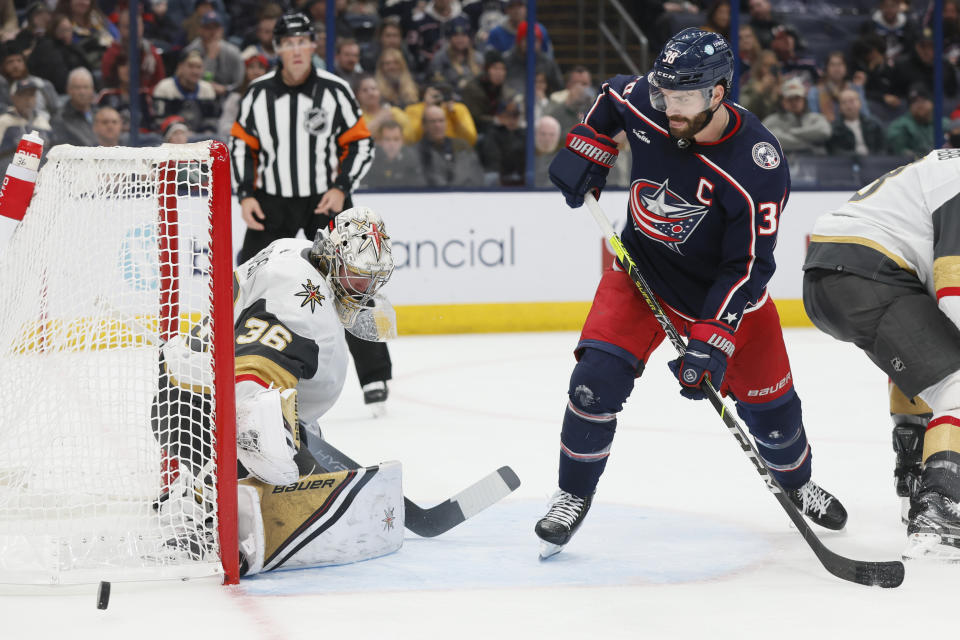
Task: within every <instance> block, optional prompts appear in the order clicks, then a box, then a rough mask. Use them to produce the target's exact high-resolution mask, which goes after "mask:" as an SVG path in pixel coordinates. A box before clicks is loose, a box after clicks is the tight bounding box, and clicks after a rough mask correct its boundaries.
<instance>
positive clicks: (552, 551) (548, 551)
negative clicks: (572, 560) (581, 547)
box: [540, 541, 564, 560]
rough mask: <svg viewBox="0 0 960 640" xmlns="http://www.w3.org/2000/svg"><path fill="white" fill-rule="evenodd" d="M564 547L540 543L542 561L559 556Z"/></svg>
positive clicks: (544, 542) (550, 543)
mask: <svg viewBox="0 0 960 640" xmlns="http://www.w3.org/2000/svg"><path fill="white" fill-rule="evenodd" d="M563 547H564V545H562V544H553V543H552V542H546V541H541V542H540V559H541V560H546V559H547V558H550V557H552V556H555V555H557V554H558V553H560V552H561V551H563Z"/></svg>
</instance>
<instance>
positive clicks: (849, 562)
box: [584, 193, 903, 587]
mask: <svg viewBox="0 0 960 640" xmlns="http://www.w3.org/2000/svg"><path fill="white" fill-rule="evenodd" d="M584 201H585V202H586V203H587V207H588V208H589V209H590V213H591V214H593V217H594V219H595V220H596V221H597V225H599V227H600V229H601V230H602V231H603V233H604V235H605V236H606V237H607V239H608V241H609V242H610V246H611V247H613V250H614V252H615V253H616V254H617V258H618V259H619V260H620V265H621V266H622V267H623V268H624V269H625V270H626V272H627V273H628V274H629V275H630V278H631V279H632V280H633V283H634V284H635V285H637V289H638V290H639V291H640V295H641V296H642V297H643V300H644V302H646V303H647V306H648V307H650V310H651V311H652V312H653V315H654V316H656V318H657V322H659V323H660V326H661V327H662V328H663V330H664V332H665V333H666V334H667V337H668V338H669V339H670V342H672V343H673V346H674V347H675V348H676V350H677V353H679V354H680V357H683V355H684V353H686V350H687V349H686V344H685V343H684V341H683V337H682V336H681V335H680V333H679V332H678V331H677V328H676V327H674V326H673V322H671V321H670V318H669V317H668V316H667V314H666V313H665V312H664V310H663V307H661V306H660V303H659V302H657V299H656V298H655V297H654V295H653V290H652V289H651V288H650V285H648V284H647V281H646V280H644V278H643V275H642V274H641V273H640V271H639V270H638V269H637V265H636V263H635V262H634V261H633V258H631V257H630V253H629V252H628V251H627V248H626V247H625V246H624V245H623V242H621V241H620V236H619V235H617V232H616V231H614V229H613V225H611V224H610V220H608V219H607V216H606V214H605V213H604V212H603V209H601V208H600V205H599V204H598V203H597V199H596V198H594V196H593V194H592V193H588V194H587V195H586V196H585V197H584ZM700 390H701V391H703V392H704V394H706V396H707V399H708V400H710V404H712V405H713V408H714V409H716V411H717V413H718V414H720V418H721V419H722V420H723V423H724V424H725V425H726V426H727V429H729V430H730V433H731V435H733V437H734V438H735V439H736V440H737V442H738V443H739V444H740V448H741V449H743V452H744V453H745V454H746V455H747V457H748V458H750V461H751V462H753V466H754V467H755V468H756V469H757V473H759V474H760V477H761V478H763V481H764V482H765V483H766V484H767V488H768V489H769V490H770V492H771V493H772V494H773V495H774V496H775V497H776V499H777V502H779V503H780V506H781V507H783V510H784V511H786V512H787V515H788V516H789V517H790V520H791V521H793V524H794V525H795V526H796V527H797V530H798V531H799V532H800V535H802V536H803V539H804V540H806V541H807V544H808V545H809V546H810V548H811V549H812V550H813V553H814V554H815V555H816V556H817V559H818V560H820V563H821V564H822V565H823V567H824V568H825V569H826V570H827V571H829V572H830V573H832V574H833V575H835V576H837V577H838V578H841V579H843V580H849V581H850V582H856V583H857V584H865V585H870V586H874V585H875V586H880V587H898V586H900V584H901V583H902V582H903V563H902V562H899V561H897V560H894V561H891V562H868V561H864V560H853V559H851V558H846V557H844V556H841V555H838V554H836V553H834V552H833V551H830V549H827V547H826V546H825V545H824V544H823V542H821V541H820V538H818V537H817V534H816V533H815V532H814V531H813V529H811V527H810V525H809V523H807V521H806V520H805V519H804V517H803V516H802V515H801V514H800V512H799V511H798V510H797V508H796V507H795V506H794V504H793V503H792V502H791V501H790V498H789V497H787V494H786V493H785V492H784V490H783V487H781V486H780V483H778V482H777V481H776V479H775V478H774V477H773V476H771V475H770V469H769V468H767V465H766V463H765V462H764V461H763V459H761V458H760V454H759V453H758V452H757V450H756V448H754V446H753V443H752V442H751V441H750V439H749V438H748V437H747V434H746V432H745V431H744V429H743V427H742V426H741V425H740V423H739V422H737V419H736V418H734V417H733V415H732V414H731V413H730V412H729V411H727V406H726V405H725V404H724V403H723V400H721V399H720V394H719V393H717V391H716V389H714V388H713V385H712V384H711V383H710V380H709V379H704V381H703V383H702V384H701V385H700Z"/></svg>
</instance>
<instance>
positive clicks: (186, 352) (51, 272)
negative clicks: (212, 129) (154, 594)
mask: <svg viewBox="0 0 960 640" xmlns="http://www.w3.org/2000/svg"><path fill="white" fill-rule="evenodd" d="M214 165H215V163H214V159H213V157H212V156H211V144H210V143H196V144H191V145H175V146H174V145H164V146H163V147H160V148H147V149H132V148H111V149H105V148H79V147H69V146H62V147H55V148H54V149H52V150H51V151H50V153H49V155H48V157H47V163H46V165H45V166H44V167H43V168H42V170H41V172H40V175H39V178H38V181H37V186H36V190H35V193H34V197H33V200H32V201H31V204H30V208H29V210H28V212H27V214H26V216H25V218H24V221H23V222H22V223H21V225H20V226H19V228H18V229H17V231H16V232H15V233H14V235H13V237H12V238H11V240H10V243H9V245H8V246H7V247H6V249H5V250H2V252H0V582H8V583H77V582H90V581H97V580H139V579H151V578H164V577H190V576H202V575H211V574H216V573H220V572H221V571H222V567H221V562H220V539H219V536H218V531H217V527H218V510H217V504H218V500H217V497H218V495H217V491H218V482H217V477H218V471H219V469H218V464H217V462H218V461H217V456H216V453H215V451H216V446H217V444H218V443H217V439H216V432H215V423H216V404H217V403H216V395H215V394H214V393H213V388H212V385H211V380H212V372H213V371H214V367H215V362H214V356H215V355H216V354H215V349H213V348H212V345H211V340H210V335H211V332H210V331H209V329H210V327H211V326H212V325H216V322H211V321H210V319H211V317H212V316H213V309H212V302H211V300H212V292H213V289H214V283H213V281H212V278H211V268H210V264H211V263H210V257H211V247H212V243H211V237H212V229H213V228H212V220H213V216H212V206H211V203H212V193H213V189H212V185H213V184H214V181H215V180H223V179H226V180H228V181H229V174H228V173H225V172H223V171H222V170H221V169H219V168H218V169H217V170H216V171H215V170H214ZM219 166H220V165H219V164H217V167H219ZM226 224H229V221H227V222H226ZM227 277H228V278H229V274H228V275H227ZM226 286H227V287H229V286H230V283H229V280H228V281H227V285H226ZM227 295H229V293H228V294H227ZM225 324H226V325H227V326H228V328H229V325H231V324H232V322H231V321H230V320H229V319H227V321H226V323H225ZM191 329H193V335H191ZM171 340H172V341H176V343H177V344H182V345H183V348H182V349H181V350H180V351H179V352H177V353H178V356H179V357H178V358H177V360H176V362H171V363H167V362H166V360H170V359H171V358H170V356H167V357H166V358H165V359H162V354H165V353H166V349H161V345H163V344H164V343H165V342H167V341H171ZM171 344H172V343H171ZM172 367H175V375H174V373H173V372H172ZM219 490H220V491H223V490H224V487H223V486H220V487H219Z"/></svg>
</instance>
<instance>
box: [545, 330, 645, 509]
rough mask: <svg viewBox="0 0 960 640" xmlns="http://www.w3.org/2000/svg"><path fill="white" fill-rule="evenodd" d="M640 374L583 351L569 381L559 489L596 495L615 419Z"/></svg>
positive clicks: (614, 360)
mask: <svg viewBox="0 0 960 640" xmlns="http://www.w3.org/2000/svg"><path fill="white" fill-rule="evenodd" d="M635 375H636V368H635V367H634V366H633V365H632V364H631V363H629V362H627V361H626V360H625V359H623V358H620V357H618V356H616V355H613V354H612V353H609V352H607V351H601V350H599V349H593V348H587V349H584V350H583V353H582V355H581V356H580V360H579V362H577V366H576V367H574V369H573V374H572V375H571V376H570V388H569V390H568V395H569V396H570V400H569V402H567V410H566V412H565V413H564V415H563V429H562V430H561V432H560V481H559V486H560V488H561V489H563V490H564V491H566V492H568V493H572V494H573V495H575V496H581V497H586V496H588V495H590V494H592V493H593V492H594V491H595V490H596V488H597V483H598V482H599V481H600V475H601V474H603V470H604V468H605V467H606V466H607V458H608V457H609V456H610V448H611V446H612V445H613V436H614V432H615V431H616V429H617V413H619V412H620V410H621V409H623V403H624V401H625V400H626V399H627V397H628V396H629V395H630V392H631V391H632V390H633V381H634V376H635Z"/></svg>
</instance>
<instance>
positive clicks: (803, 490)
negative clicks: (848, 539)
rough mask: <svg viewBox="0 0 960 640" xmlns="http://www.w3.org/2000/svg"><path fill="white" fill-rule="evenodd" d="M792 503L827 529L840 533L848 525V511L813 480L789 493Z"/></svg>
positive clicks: (811, 519) (812, 520)
mask: <svg viewBox="0 0 960 640" xmlns="http://www.w3.org/2000/svg"><path fill="white" fill-rule="evenodd" d="M787 495H788V496H789V497H790V502H792V503H793V504H794V506H795V507H796V508H797V509H799V510H800V513H802V514H803V515H805V516H807V517H808V518H809V519H810V521H811V522H814V523H816V524H818V525H820V526H821V527H824V528H826V529H833V530H834V531H839V530H840V529H843V525H845V524H846V523H847V510H846V509H844V508H843V505H842V504H840V501H839V500H837V499H836V498H835V497H834V496H833V495H832V494H831V493H830V492H829V491H824V490H823V489H821V488H820V487H818V486H817V483H815V482H814V481H813V480H809V481H807V484H805V485H803V486H802V487H800V488H799V489H792V490H790V491H788V492H787Z"/></svg>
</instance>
